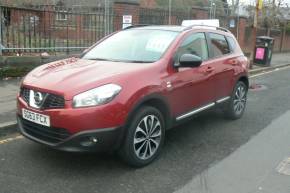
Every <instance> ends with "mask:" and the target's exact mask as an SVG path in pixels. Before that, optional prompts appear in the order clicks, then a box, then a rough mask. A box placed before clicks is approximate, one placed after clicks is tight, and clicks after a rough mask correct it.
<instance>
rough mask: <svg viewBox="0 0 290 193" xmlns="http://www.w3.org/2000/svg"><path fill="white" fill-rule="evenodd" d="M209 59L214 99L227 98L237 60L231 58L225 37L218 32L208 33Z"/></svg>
mask: <svg viewBox="0 0 290 193" xmlns="http://www.w3.org/2000/svg"><path fill="white" fill-rule="evenodd" d="M207 35H208V39H209V42H210V43H209V48H210V61H211V63H212V67H213V68H214V69H215V75H214V88H215V100H216V101H218V102H219V101H225V100H226V99H229V96H230V95H231V91H232V85H233V84H234V83H233V77H234V66H235V65H236V64H235V62H238V61H237V60H235V58H233V54H232V51H231V48H230V46H229V44H228V41H227V39H226V37H225V36H224V35H222V34H218V33H208V34H207Z"/></svg>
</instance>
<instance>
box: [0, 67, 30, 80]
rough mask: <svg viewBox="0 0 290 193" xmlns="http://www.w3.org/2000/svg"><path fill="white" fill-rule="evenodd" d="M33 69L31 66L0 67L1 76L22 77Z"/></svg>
mask: <svg viewBox="0 0 290 193" xmlns="http://www.w3.org/2000/svg"><path fill="white" fill-rule="evenodd" d="M31 70H32V68H29V67H3V68H0V77H1V78H5V77H22V76H25V75H26V74H27V73H28V72H29V71H31Z"/></svg>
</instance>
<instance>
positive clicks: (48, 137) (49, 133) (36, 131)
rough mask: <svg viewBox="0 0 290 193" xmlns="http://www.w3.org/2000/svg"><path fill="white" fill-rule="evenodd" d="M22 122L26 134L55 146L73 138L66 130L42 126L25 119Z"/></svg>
mask: <svg viewBox="0 0 290 193" xmlns="http://www.w3.org/2000/svg"><path fill="white" fill-rule="evenodd" d="M20 120H21V123H22V129H23V130H24V131H25V133H27V134H28V135H30V136H32V137H35V138H37V139H39V140H42V141H44V142H48V143H54V144H55V143H59V142H62V141H64V140H65V139H67V138H68V137H70V136H71V134H70V133H69V132H68V131H67V130H66V129H62V128H55V127H46V126H42V125H39V124H36V123H33V122H31V121H27V120H25V119H23V118H20Z"/></svg>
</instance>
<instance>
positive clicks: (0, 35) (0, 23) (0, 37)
mask: <svg viewBox="0 0 290 193" xmlns="http://www.w3.org/2000/svg"><path fill="white" fill-rule="evenodd" d="M2 21H3V15H2V7H1V6H0V56H2V40H3V38H2Z"/></svg>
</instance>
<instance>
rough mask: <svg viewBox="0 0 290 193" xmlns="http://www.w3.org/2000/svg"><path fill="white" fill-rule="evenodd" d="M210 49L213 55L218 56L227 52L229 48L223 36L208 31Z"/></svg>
mask: <svg viewBox="0 0 290 193" xmlns="http://www.w3.org/2000/svg"><path fill="white" fill-rule="evenodd" d="M209 37H210V42H211V49H212V52H213V57H219V56H222V55H226V54H229V53H230V52H231V51H230V48H229V45H228V42H227V40H226V38H225V36H223V35H220V34H215V33H210V34H209Z"/></svg>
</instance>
